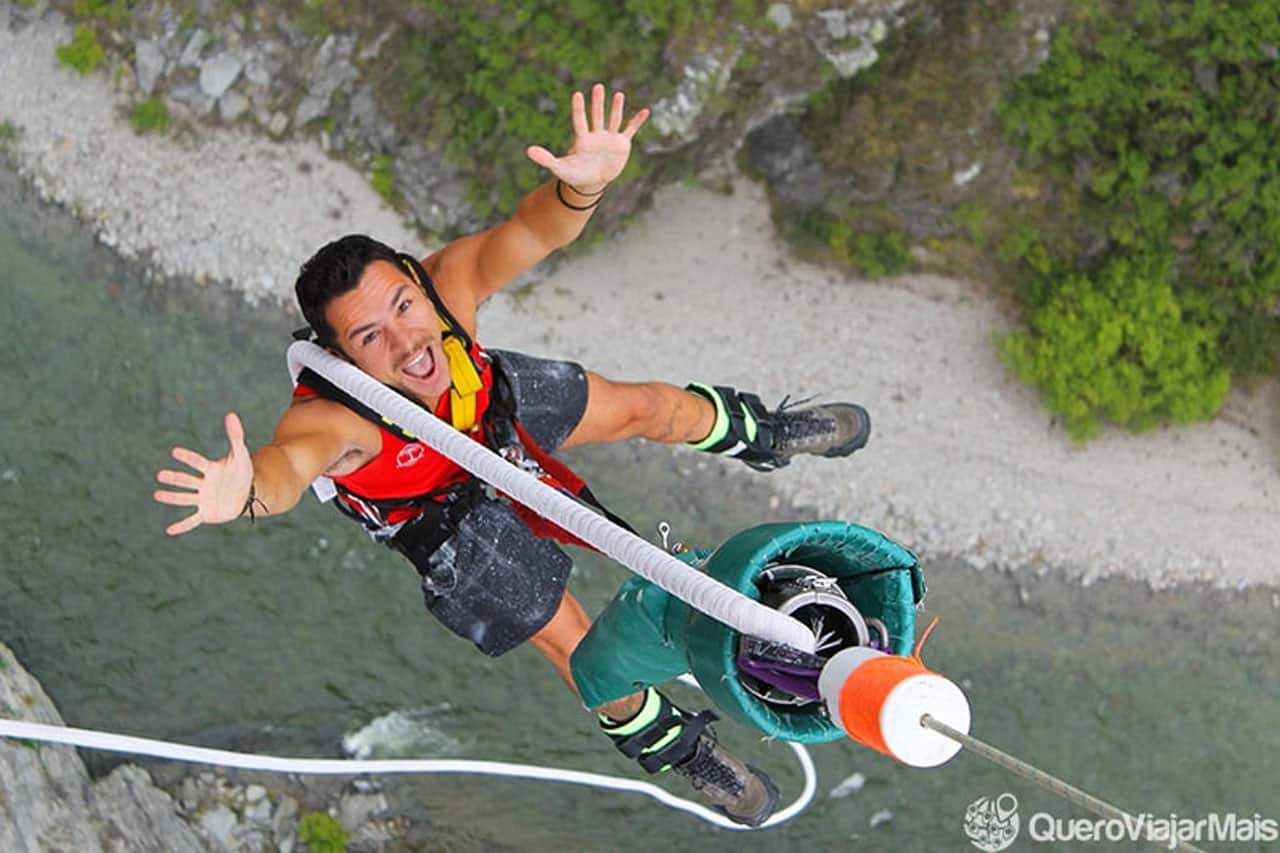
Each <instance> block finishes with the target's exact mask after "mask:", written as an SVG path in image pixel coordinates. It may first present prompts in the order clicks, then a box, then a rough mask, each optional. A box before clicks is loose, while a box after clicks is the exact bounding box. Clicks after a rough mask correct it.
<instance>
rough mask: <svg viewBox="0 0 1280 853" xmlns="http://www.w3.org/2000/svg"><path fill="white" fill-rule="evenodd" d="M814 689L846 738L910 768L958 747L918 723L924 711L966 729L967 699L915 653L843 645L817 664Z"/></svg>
mask: <svg viewBox="0 0 1280 853" xmlns="http://www.w3.org/2000/svg"><path fill="white" fill-rule="evenodd" d="M926 633H927V632H926ZM922 640H923V638H922ZM918 648H919V647H917V653H916V654H917V655H918V654H919V651H918ZM818 692H819V693H820V694H821V695H822V700H823V702H824V703H826V707H827V712H828V713H829V714H830V715H831V719H832V720H834V721H836V722H837V723H838V724H839V725H840V727H841V728H843V729H844V730H845V732H846V733H847V734H848V735H849V737H851V738H852V739H853V740H855V741H857V742H858V743H860V744H863V745H864V746H869V747H871V748H872V749H874V750H877V751H879V752H883V753H884V754H885V755H889V756H892V757H894V758H896V759H898V760H899V761H901V762H902V763H903V764H908V765H910V766H912V767H937V766H938V765H940V764H944V763H946V762H947V761H949V760H950V759H951V757H952V756H954V755H955V754H956V753H957V752H959V751H960V744H958V743H956V742H955V741H953V740H951V739H950V738H947V737H944V736H943V735H940V734H938V733H937V732H934V731H931V730H929V729H926V728H925V727H924V726H922V725H921V724H920V718H921V717H923V716H924V715H925V714H928V715H929V716H931V717H933V719H935V720H938V721H939V722H942V723H946V724H947V725H948V726H950V727H951V728H953V729H956V730H957V731H960V732H964V733H965V734H968V732H969V722H970V714H969V700H968V699H967V698H965V695H964V693H963V692H961V690H960V688H959V687H957V686H956V685H955V683H954V682H952V681H951V680H950V679H948V678H946V677H944V676H942V675H939V674H938V673H936V672H933V671H931V670H929V669H927V668H925V665H924V663H923V662H922V661H921V660H920V658H919V657H918V656H912V657H902V656H900V655H890V654H885V653H884V652H881V651H877V650H876V649H872V648H868V647H867V646H855V647H853V648H849V649H845V650H844V651H841V652H839V653H837V654H836V655H835V656H833V657H832V658H831V660H829V661H827V665H826V666H824V667H823V668H822V673H821V675H820V676H819V678H818Z"/></svg>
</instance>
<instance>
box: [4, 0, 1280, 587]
mask: <svg viewBox="0 0 1280 853" xmlns="http://www.w3.org/2000/svg"><path fill="white" fill-rule="evenodd" d="M0 6H4V4H3V3H0ZM3 11H5V13H6V14H5V15H0V121H8V122H11V123H13V124H14V125H16V126H18V127H19V128H20V129H21V132H20V134H19V136H18V138H17V139H16V140H14V141H13V142H11V143H9V148H10V151H11V154H12V157H13V159H14V160H15V161H16V163H17V165H18V168H19V169H20V171H21V172H22V174H23V175H24V176H25V177H26V178H27V179H28V180H29V181H30V182H31V184H32V185H33V186H34V187H36V188H37V189H38V191H39V192H40V193H41V194H42V195H44V196H45V197H46V198H48V199H50V200H52V201H55V202H57V203H59V204H62V205H65V206H66V207H68V208H70V209H71V210H72V211H74V212H75V213H76V214H77V215H78V216H79V217H80V218H81V219H82V220H83V221H84V222H85V223H86V225H87V226H88V227H89V228H91V229H93V231H94V232H95V233H96V234H97V235H98V236H99V239H101V240H102V242H104V243H106V244H107V245H110V246H113V247H115V248H116V249H117V250H118V251H120V252H121V253H122V254H124V255H126V256H128V257H131V258H140V259H143V260H145V261H146V262H147V263H149V264H150V265H151V266H152V267H154V268H155V269H157V270H158V271H160V272H161V273H164V274H169V275H182V276H190V277H193V278H195V279H197V280H206V281H209V282H216V283H219V284H220V285H223V286H227V287H231V288H235V289H236V290H238V291H240V292H242V293H243V294H244V295H245V296H246V297H247V298H248V299H250V300H251V301H260V300H269V301H281V302H287V301H288V300H289V299H290V298H291V297H290V293H291V287H292V281H293V276H294V274H295V272H296V270H297V266H298V264H299V263H300V262H301V261H302V260H304V259H305V258H306V257H308V256H309V255H310V254H311V252H312V251H314V250H315V248H316V247H318V246H319V245H320V244H322V243H323V242H325V241H327V240H329V239H332V238H333V237H335V236H338V235H340V234H342V233H346V232H349V231H364V232H367V233H371V234H374V235H376V236H378V237H379V238H380V239H382V240H384V241H386V242H389V243H392V244H395V245H397V246H400V247H402V248H404V249H406V250H412V251H417V250H420V249H421V247H420V246H419V244H418V240H417V238H416V237H415V236H414V234H413V233H412V231H410V230H409V229H408V228H406V227H405V226H404V224H403V223H402V221H401V220H400V218H399V217H398V216H397V215H396V213H395V212H394V211H392V210H390V209H388V208H387V207H386V206H385V205H384V204H383V202H382V200H381V199H380V198H379V197H378V196H377V194H376V193H375V192H374V191H373V190H372V189H371V188H370V186H369V183H368V180H367V179H366V177H365V176H362V175H360V174H358V173H357V172H355V171H354V170H352V169H351V168H349V167H348V166H346V165H344V164H342V163H339V162H337V161H334V160H331V159H329V158H328V156H327V155H326V154H325V153H324V152H323V150H322V149H321V148H320V146H319V145H318V144H311V143H305V142H293V143H288V144H277V143H273V142H270V141H267V140H264V139H261V138H258V137H254V136H250V135H248V134H245V133H241V132H235V131H207V132H202V135H201V137H200V138H199V139H186V138H179V139H174V138H169V137H139V136H137V135H135V134H134V133H133V131H132V130H131V129H130V128H129V125H128V122H127V120H126V119H125V117H124V105H123V104H121V103H119V102H118V101H117V99H116V97H115V96H114V95H113V90H112V87H111V85H110V83H109V82H108V80H107V79H106V78H105V76H104V75H101V74H99V75H96V76H92V77H89V78H80V77H77V76H76V75H74V74H73V73H72V72H70V71H68V70H66V69H64V68H60V67H58V66H57V65H56V64H55V63H54V59H53V55H54V46H55V45H56V44H58V43H60V42H64V41H66V39H67V30H66V28H65V27H63V26H60V25H58V24H56V23H53V24H51V23H47V22H46V23H41V24H38V25H33V26H30V27H27V28H25V29H23V30H22V31H21V33H17V34H15V33H13V32H11V31H9V29H8V28H7V27H5V26H3V23H4V19H5V17H6V16H7V6H6V7H4V10H3ZM512 144H513V145H517V144H522V143H521V141H520V140H512ZM640 156H642V155H640ZM605 203H606V204H607V203H608V202H607V199H606V201H605ZM976 292H977V290H976V289H975V288H974V287H972V286H971V285H968V284H966V283H963V282H957V281H952V280H947V279H943V278H937V277H931V276H915V277H907V278H903V279H897V280H894V281H891V282H886V283H879V284H876V283H868V282H863V281H858V280H854V279H849V278H847V277H845V276H843V275H841V274H838V273H834V272H832V271H829V270H827V269H823V268H821V267H818V266H814V265H810V264H806V263H802V262H799V261H797V260H795V259H793V258H792V257H790V256H789V254H788V252H787V249H786V247H785V246H783V245H782V244H781V243H780V242H779V241H778V240H777V239H776V237H775V235H774V233H773V229H772V226H771V225H770V222H769V216H768V208H767V205H766V200H765V198H764V196H763V192H762V190H761V189H760V188H758V187H756V186H754V185H752V184H750V183H747V182H745V181H737V182H736V183H735V191H734V192H733V193H731V194H717V193H713V192H711V191H708V190H702V189H689V188H672V189H669V190H666V191H664V192H662V193H660V194H659V195H658V197H657V198H656V199H655V204H654V208H653V210H652V211H651V212H650V213H649V214H648V215H646V216H644V217H643V218H642V219H641V221H639V222H637V223H636V224H635V225H633V226H632V227H631V228H630V229H629V230H628V231H627V232H626V233H624V234H622V235H620V236H618V237H616V238H614V239H612V240H610V241H609V242H608V243H606V244H602V245H601V246H600V247H599V248H597V249H596V250H595V251H594V252H592V253H591V254H590V255H588V256H586V257H583V258H581V259H578V260H575V261H572V262H570V263H567V264H565V265H563V266H561V267H560V268H559V269H558V270H556V271H555V272H554V273H552V274H551V275H550V276H549V277H548V278H547V279H546V280H544V281H543V282H541V283H540V284H538V285H536V286H533V287H528V288H522V289H517V290H516V291H514V292H509V293H504V294H500V295H499V296H497V297H495V298H494V299H493V300H491V302H490V303H489V304H488V305H487V306H486V307H485V309H484V310H483V312H482V314H481V338H482V340H484V341H485V342H487V343H488V344H490V345H491V346H501V347H509V348H515V349H525V350H528V351H530V352H533V353H537V354H543V355H548V356H561V357H572V358H575V359H578V360H580V361H582V362H583V363H584V364H585V365H586V366H587V367H589V368H591V369H593V370H596V371H597V372H600V373H603V374H604V375H606V376H610V377H612V378H618V379H635V380H638V379H647V378H662V379H667V380H669V381H673V382H678V383H684V382H686V381H689V380H693V379H700V380H703V381H714V382H717V383H723V384H731V385H736V386H737V387H739V388H742V389H744V390H753V391H756V392H757V393H760V394H761V395H762V396H763V397H764V398H765V399H766V400H767V401H770V402H773V401H776V400H778V399H780V398H781V397H782V396H783V395H784V394H788V393H789V394H791V395H793V396H796V397H803V396H808V395H810V394H819V395H821V396H822V397H823V398H825V399H850V400H854V401H857V402H861V403H862V404H864V405H865V406H867V408H868V409H869V410H870V412H871V414H872V419H873V424H874V429H873V436H872V440H871V443H870V445H869V446H868V447H867V449H865V450H863V451H862V452H860V453H858V454H856V455H855V456H854V457H853V458H851V459H847V460H839V461H835V462H832V461H828V460H814V459H801V460H798V461H797V462H795V463H794V464H793V465H792V466H791V467H790V468H788V469H786V470H783V471H780V472H777V473H775V474H773V475H770V476H771V480H770V482H771V484H772V485H774V486H775V487H776V488H777V490H778V493H779V495H780V497H782V498H783V499H786V500H791V501H796V502H799V503H801V504H804V505H808V506H812V507H814V508H816V510H817V512H818V513H819V514H820V515H822V516H830V517H839V518H846V519H849V520H853V521H857V522H859V523H862V524H866V525H869V526H871V527H875V528H878V529H881V530H883V531H885V532H886V533H888V534H889V535H891V536H894V537H895V538H897V539H899V540H900V541H902V542H903V543H904V544H906V545H908V546H909V547H912V548H913V549H916V550H918V551H920V552H921V553H922V554H923V555H924V556H926V557H927V556H928V555H929V554H931V553H943V552H945V553H955V554H959V555H962V556H963V557H964V558H966V559H968V560H969V561H970V562H972V563H973V564H974V565H977V566H983V567H985V566H1002V567H1008V568H1016V569H1020V570H1027V571H1047V570H1050V569H1051V568H1052V569H1054V570H1062V571H1066V572H1068V573H1071V574H1073V575H1077V576H1079V577H1080V578H1082V579H1083V580H1085V581H1086V582H1087V581H1089V580H1093V579H1096V578H1098V577H1102V576H1108V575H1113V574H1120V575H1126V576H1132V577H1135V578H1138V579H1143V580H1146V581H1147V582H1149V583H1150V584H1152V585H1153V586H1161V585H1167V584H1170V583H1175V582H1181V581H1191V580H1203V581H1208V582H1210V583H1212V584H1214V585H1218V586H1224V587H1235V586H1243V585H1249V584H1256V583H1267V584H1278V583H1280V560H1277V559H1276V557H1275V554H1276V552H1277V551H1278V550H1280V524H1277V522H1276V514H1275V509H1274V505H1275V498H1276V497H1277V496H1280V386H1278V385H1277V384H1276V383H1274V382H1272V383H1268V384H1266V385H1264V386H1262V387H1260V388H1257V389H1254V390H1252V391H1251V392H1248V393H1246V392H1236V393H1235V394H1234V395H1233V396H1232V398H1231V400H1230V401H1229V403H1228V405H1227V407H1226V409H1225V410H1224V412H1223V413H1222V414H1221V415H1220V416H1219V418H1218V419H1217V420H1216V421H1215V422H1213V423H1210V424H1204V425H1199V426H1194V427H1187V428H1180V429H1169V430H1159V431H1156V432H1154V433H1150V434H1147V435H1141V436H1135V435H1130V434H1127V433H1122V432H1118V431H1115V430H1108V431H1107V432H1106V433H1105V434H1104V435H1103V436H1102V437H1101V438H1100V439H1098V440H1096V441H1094V442H1092V443H1090V444H1088V445H1084V446H1077V445H1074V444H1072V443H1071V442H1070V440H1069V439H1068V438H1067V437H1066V435H1065V433H1064V432H1063V431H1062V430H1061V429H1060V428H1059V427H1058V426H1056V425H1055V424H1054V423H1053V421H1052V419H1051V417H1050V416H1049V415H1048V414H1047V412H1046V411H1045V410H1044V409H1043V408H1042V407H1041V406H1040V404H1039V402H1038V400H1037V399H1036V394H1035V392H1034V391H1033V390H1031V389H1028V388H1026V387H1024V386H1022V385H1020V384H1019V383H1017V382H1016V380H1014V379H1013V378H1012V377H1011V376H1010V375H1009V374H1008V372H1007V371H1006V370H1005V369H1004V368H1003V367H1002V366H1001V365H1000V364H999V362H998V361H997V359H996V357H995V355H994V350H993V346H992V338H993V335H995V334H997V333H998V332H1000V331H1001V330H1002V329H1004V328H1006V327H1008V326H1009V324H1010V322H1011V321H1010V319H1009V318H1007V317H1005V316H1003V315H1002V314H1001V312H1000V310H999V308H998V307H997V306H996V305H995V304H993V303H992V302H990V301H989V300H986V299H985V298H981V297H979V296H977V295H975V294H976ZM681 452H682V453H683V452H687V451H681ZM734 464H736V463H734ZM674 467H675V466H674V465H673V469H674ZM742 476H744V477H745V476H760V475H755V474H753V473H752V472H749V471H746V470H744V471H743V472H742ZM675 477H676V475H675V473H674V471H673V481H672V486H673V488H678V487H679V481H678V479H675Z"/></svg>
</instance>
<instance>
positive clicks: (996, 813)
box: [964, 792, 1019, 853]
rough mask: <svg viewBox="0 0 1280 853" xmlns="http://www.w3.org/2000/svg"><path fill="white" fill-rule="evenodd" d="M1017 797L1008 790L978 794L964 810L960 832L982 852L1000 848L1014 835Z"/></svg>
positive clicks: (992, 852) (1016, 818) (1009, 842)
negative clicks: (962, 827) (992, 794)
mask: <svg viewBox="0 0 1280 853" xmlns="http://www.w3.org/2000/svg"><path fill="white" fill-rule="evenodd" d="M1018 828H1019V824H1018V798H1017V797H1015V796H1014V795H1013V794H1010V793H1007V792H1006V793H1003V794H1001V795H1000V796H998V797H979V798H978V799H976V800H974V801H973V802H972V803H970V804H969V807H968V808H967V809H965V810H964V834H965V835H967V836H969V843H970V844H972V845H973V846H974V847H977V848H978V849H979V850H984V851H986V853H997V851H999V850H1004V849H1005V848H1006V847H1008V846H1009V845H1010V844H1012V843H1013V842H1014V840H1015V839H1016V838H1017V837H1018Z"/></svg>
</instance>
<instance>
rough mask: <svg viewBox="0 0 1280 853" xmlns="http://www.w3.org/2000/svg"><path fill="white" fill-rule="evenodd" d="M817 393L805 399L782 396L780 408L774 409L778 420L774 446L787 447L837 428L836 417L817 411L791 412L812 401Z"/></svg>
mask: <svg viewBox="0 0 1280 853" xmlns="http://www.w3.org/2000/svg"><path fill="white" fill-rule="evenodd" d="M816 396H817V395H816V394H815V395H811V396H809V397H805V398H804V399H803V400H795V401H792V399H791V395H790V394H788V395H787V396H785V397H783V398H782V402H781V403H779V404H778V408H777V409H776V410H775V411H774V414H775V415H776V416H777V418H778V421H777V425H776V427H775V429H776V434H775V438H774V447H775V449H777V450H784V449H786V447H787V445H788V444H789V443H791V442H797V441H803V440H805V439H807V438H812V437H814V436H816V435H821V434H823V433H826V432H833V431H834V430H835V429H836V421H835V418H832V417H829V416H824V415H821V414H819V413H818V412H817V411H809V412H791V411H789V410H790V409H794V408H795V407H796V406H803V405H804V404H805V403H808V402H810V401H812V400H813V399H814V398H815V397H816Z"/></svg>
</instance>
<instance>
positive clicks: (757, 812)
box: [601, 687, 778, 826]
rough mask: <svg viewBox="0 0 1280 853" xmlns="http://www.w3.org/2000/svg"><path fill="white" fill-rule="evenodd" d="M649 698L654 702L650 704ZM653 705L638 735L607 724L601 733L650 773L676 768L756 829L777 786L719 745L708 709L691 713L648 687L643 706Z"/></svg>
mask: <svg viewBox="0 0 1280 853" xmlns="http://www.w3.org/2000/svg"><path fill="white" fill-rule="evenodd" d="M650 697H652V699H651V700H650ZM648 701H653V702H654V708H653V719H652V720H651V721H650V722H649V723H648V724H647V725H645V726H644V727H643V728H641V729H639V730H638V731H634V732H631V733H630V734H627V735H619V734H617V733H615V732H614V731H613V729H617V728H621V727H623V725H614V724H606V723H605V722H604V720H603V719H602V720H601V727H602V728H603V729H604V732H605V734H607V735H609V737H610V738H611V739H612V740H613V743H614V746H616V747H617V748H618V750H619V751H621V752H622V754H623V755H625V756H627V757H628V758H634V759H635V760H636V761H637V762H638V763H639V764H640V766H641V767H643V768H644V769H645V770H646V771H647V772H649V773H658V772H660V771H663V770H668V769H670V770H674V771H675V772H676V773H678V774H679V775H681V776H683V777H684V778H686V779H688V780H689V784H691V785H692V786H693V787H694V789H695V790H696V791H698V792H699V793H701V794H702V795H703V796H704V797H706V798H707V799H708V800H709V801H710V803H711V808H713V809H714V810H716V811H718V812H720V814H722V815H724V816H725V817H727V818H729V819H730V820H732V821H734V822H735V823H741V824H744V825H746V826H760V825H761V824H763V823H764V822H765V821H766V820H768V819H769V816H770V815H772V814H773V812H774V809H776V808H777V807H778V788H777V786H776V785H774V784H773V782H772V780H770V779H769V777H768V776H766V775H765V774H764V773H762V772H760V771H759V770H757V769H756V768H754V767H752V766H751V765H749V764H744V763H742V762H741V761H739V760H738V759H737V758H735V757H733V756H732V755H730V754H729V753H728V752H726V751H725V750H724V749H723V748H722V747H721V746H720V745H719V744H718V743H717V742H716V736H715V733H714V732H713V731H712V730H711V728H710V725H711V722H712V721H713V720H715V719H716V715H715V714H714V713H712V712H711V711H703V712H702V713H700V714H690V713H689V712H688V711H685V710H683V709H681V708H679V707H677V706H675V705H673V704H672V703H671V701H670V700H669V699H667V697H665V696H663V695H662V694H661V693H659V692H658V691H656V690H654V689H653V688H652V687H650V688H648V690H647V691H646V702H648Z"/></svg>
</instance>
